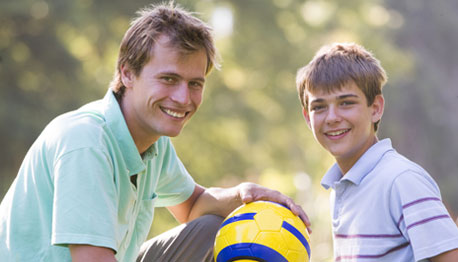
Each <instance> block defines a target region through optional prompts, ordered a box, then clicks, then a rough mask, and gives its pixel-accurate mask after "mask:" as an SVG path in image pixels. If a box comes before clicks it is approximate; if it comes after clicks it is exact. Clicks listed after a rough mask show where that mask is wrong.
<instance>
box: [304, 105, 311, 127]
mask: <svg viewBox="0 0 458 262" xmlns="http://www.w3.org/2000/svg"><path fill="white" fill-rule="evenodd" d="M302 114H303V115H304V118H305V122H306V123H307V125H308V126H309V128H310V129H311V128H312V127H311V125H310V114H309V112H308V111H307V108H305V107H302Z"/></svg>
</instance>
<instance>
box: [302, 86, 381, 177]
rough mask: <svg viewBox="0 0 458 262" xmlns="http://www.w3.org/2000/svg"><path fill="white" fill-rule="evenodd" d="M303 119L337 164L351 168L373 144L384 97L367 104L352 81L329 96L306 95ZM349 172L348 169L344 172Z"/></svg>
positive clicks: (315, 93)
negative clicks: (375, 125)
mask: <svg viewBox="0 0 458 262" xmlns="http://www.w3.org/2000/svg"><path fill="white" fill-rule="evenodd" d="M305 95H306V96H307V97H308V101H309V103H308V108H306V109H304V116H305V119H306V121H307V124H308V125H309V127H310V128H311V130H312V132H313V135H314V136H315V138H316V140H317V141H318V142H319V143H320V144H321V145H322V146H323V147H324V148H325V149H326V150H328V151H329V152H330V153H331V154H332V155H333V156H334V157H335V158H336V160H337V162H338V163H339V165H340V166H341V167H342V164H343V165H345V166H350V167H351V166H352V165H353V164H354V163H355V162H356V161H357V160H358V159H359V157H361V155H362V154H364V152H366V151H367V149H369V147H370V146H372V145H373V144H374V143H375V142H376V141H377V139H376V136H375V131H374V125H373V124H374V123H375V122H376V121H378V120H380V118H381V117H382V114H383V97H382V96H381V95H379V96H377V97H376V99H375V101H374V103H373V104H372V105H370V106H368V105H367V99H366V97H365V95H364V93H363V92H362V91H361V90H360V89H359V88H358V87H357V86H356V84H355V83H354V82H349V83H347V84H345V85H344V86H343V87H342V88H341V89H340V90H334V91H333V92H331V93H325V92H323V91H317V92H314V93H310V92H306V94H305ZM347 171H348V170H347Z"/></svg>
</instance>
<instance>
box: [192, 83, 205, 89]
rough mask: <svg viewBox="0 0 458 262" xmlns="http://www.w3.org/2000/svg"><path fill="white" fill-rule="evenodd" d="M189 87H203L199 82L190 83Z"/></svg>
mask: <svg viewBox="0 0 458 262" xmlns="http://www.w3.org/2000/svg"><path fill="white" fill-rule="evenodd" d="M189 86H190V87H192V88H199V89H200V88H202V87H203V86H204V85H203V84H202V83H201V82H190V83H189Z"/></svg>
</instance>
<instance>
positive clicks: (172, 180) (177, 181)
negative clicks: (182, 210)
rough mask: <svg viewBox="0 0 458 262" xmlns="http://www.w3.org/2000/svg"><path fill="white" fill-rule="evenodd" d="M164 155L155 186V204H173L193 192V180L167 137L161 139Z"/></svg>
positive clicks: (183, 199)
mask: <svg viewBox="0 0 458 262" xmlns="http://www.w3.org/2000/svg"><path fill="white" fill-rule="evenodd" d="M162 142H163V143H164V144H163V148H164V150H165V151H164V157H163V162H162V168H161V174H160V177H159V181H158V184H157V188H156V194H157V195H158V200H157V202H156V206H158V207H164V206H174V205H178V204H180V203H182V202H184V201H185V200H187V199H188V198H189V197H190V196H191V194H192V193H193V192H194V188H195V182H194V180H193V178H192V177H191V175H190V174H189V173H188V171H187V170H186V168H185V167H184V165H183V163H182V162H181V160H180V159H179V158H178V156H177V154H176V151H175V148H174V147H173V145H172V142H171V141H170V139H169V138H167V139H165V140H164V141H162Z"/></svg>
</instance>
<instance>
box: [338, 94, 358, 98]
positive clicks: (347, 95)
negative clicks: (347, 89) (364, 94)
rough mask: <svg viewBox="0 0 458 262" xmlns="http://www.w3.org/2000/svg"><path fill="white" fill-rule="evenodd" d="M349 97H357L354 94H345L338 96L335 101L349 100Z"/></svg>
mask: <svg viewBox="0 0 458 262" xmlns="http://www.w3.org/2000/svg"><path fill="white" fill-rule="evenodd" d="M351 97H358V96H357V95H355V94H345V95H340V96H338V97H337V99H345V98H351Z"/></svg>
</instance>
